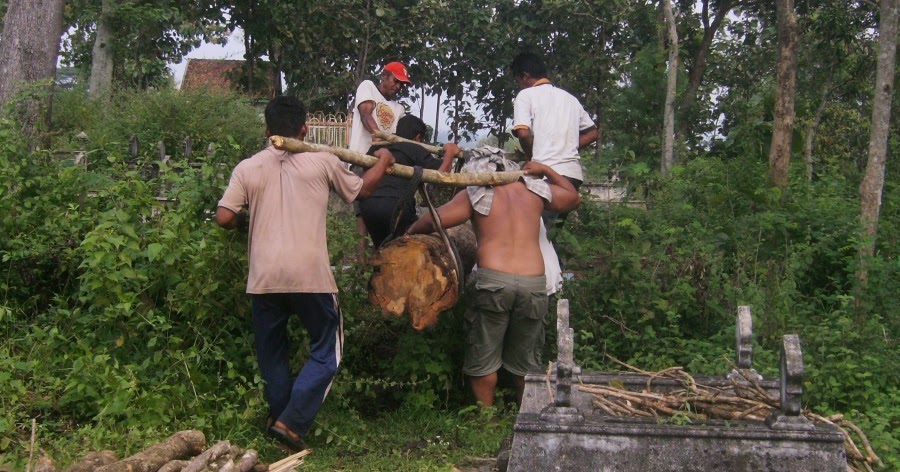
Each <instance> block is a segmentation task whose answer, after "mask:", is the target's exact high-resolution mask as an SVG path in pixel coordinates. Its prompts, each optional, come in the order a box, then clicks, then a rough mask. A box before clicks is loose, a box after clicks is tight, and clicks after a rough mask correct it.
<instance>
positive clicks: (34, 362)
mask: <svg viewBox="0 0 900 472" xmlns="http://www.w3.org/2000/svg"><path fill="white" fill-rule="evenodd" d="M201 103H202V106H200V105H199V104H201ZM54 109H55V110H56V111H57V115H56V117H55V122H56V123H57V125H58V129H60V130H61V131H60V132H59V133H58V134H57V135H56V136H55V139H56V143H57V145H58V147H59V148H60V149H69V150H71V149H74V147H75V146H76V145H77V142H76V141H75V140H74V135H76V134H77V133H79V132H81V131H85V132H86V134H87V135H88V136H89V140H88V142H87V144H86V146H87V152H88V155H89V160H88V163H89V164H88V167H87V168H84V167H83V166H74V165H73V164H72V163H71V162H69V161H68V160H67V158H69V157H70V156H71V154H67V155H63V156H60V155H56V154H53V153H50V152H44V151H36V152H32V153H29V152H28V151H27V149H26V147H25V145H24V144H23V143H22V142H20V141H19V138H18V136H17V133H16V132H15V126H14V125H13V123H11V122H9V121H2V122H0V260H2V264H0V268H2V272H0V330H2V333H3V340H4V341H3V343H2V345H0V455H5V456H6V457H7V459H6V460H7V461H8V462H13V463H18V464H20V465H21V464H22V462H21V461H22V460H23V459H22V458H24V457H25V454H24V451H26V450H27V445H28V440H29V434H30V422H31V419H32V418H37V419H38V421H39V423H40V424H41V427H42V431H43V432H44V434H45V435H47V436H48V437H49V438H51V439H49V440H50V441H55V442H58V443H59V444H60V449H59V454H58V458H59V459H62V460H63V461H65V460H72V459H73V458H74V456H75V455H78V454H80V453H81V452H82V451H83V450H87V449H100V448H109V447H117V448H119V450H120V452H129V451H133V450H134V449H136V448H140V447H142V446H143V445H144V444H145V443H146V442H148V441H152V440H154V439H157V438H158V437H159V436H161V435H164V434H165V432H166V431H172V430H174V429H178V428H182V427H192V428H202V429H204V430H205V431H207V435H208V437H212V438H217V437H220V438H226V437H227V438H229V439H232V440H233V441H237V442H241V440H242V439H246V440H247V441H248V442H249V441H252V440H255V439H257V438H258V437H259V432H258V429H257V425H258V423H261V421H262V418H264V416H265V413H264V412H265V406H264V404H263V403H264V402H263V400H262V388H261V381H260V379H259V377H258V374H257V370H256V367H255V359H254V354H253V350H252V334H251V326H250V320H249V303H248V300H247V298H246V296H245V295H244V293H243V289H244V284H245V279H246V272H245V271H246V260H245V257H246V256H245V254H246V235H244V234H241V233H233V232H225V231H222V230H220V229H218V228H217V227H215V225H214V224H213V223H212V222H211V221H210V217H211V214H212V210H213V209H214V207H215V203H216V201H217V199H218V198H219V197H220V196H221V192H222V190H223V189H224V186H225V184H226V182H227V178H228V173H229V172H230V169H231V167H233V165H234V164H235V163H236V162H238V161H239V160H240V159H241V158H243V157H244V156H246V155H249V154H251V153H253V152H255V150H256V148H257V147H258V145H259V143H260V142H261V136H262V125H261V124H260V122H259V118H258V112H257V111H256V110H255V109H253V108H250V107H247V106H245V105H243V104H241V103H240V102H238V101H236V100H233V99H226V98H218V97H199V96H190V95H180V94H176V93H171V92H158V93H146V94H125V95H121V96H119V97H116V98H114V99H113V100H112V101H111V102H109V103H94V102H91V101H90V100H87V98H86V97H84V96H82V95H79V94H78V93H77V92H72V93H71V94H68V95H64V96H63V98H62V100H60V101H58V102H57V104H56V105H55V107H54ZM133 133H134V134H138V136H139V140H140V142H141V143H155V142H156V141H158V140H164V141H165V142H166V145H167V147H170V148H171V149H177V147H178V146H179V145H180V143H181V140H182V139H183V138H184V135H185V134H190V135H191V137H192V139H193V140H194V143H195V149H202V150H204V152H199V153H196V154H195V158H194V159H192V160H194V161H195V162H196V163H197V164H198V165H195V166H191V165H188V163H187V162H185V161H184V159H183V158H181V157H180V156H179V155H178V154H177V153H174V154H173V162H172V164H171V165H170V166H169V167H164V168H163V169H162V172H161V173H160V174H159V176H155V167H154V161H155V150H151V149H149V148H148V149H146V150H145V151H143V156H144V158H142V159H139V162H129V159H128V158H127V157H126V156H127V154H128V153H127V149H128V138H129V136H130V135H131V134H133ZM208 143H215V144H217V146H216V152H214V153H213V154H212V155H209V156H208V155H207V154H206V152H205V149H206V145H207V144H208ZM144 145H145V144H142V146H144ZM765 175H766V169H765V166H764V164H762V163H757V162H752V161H748V160H741V159H728V160H723V159H718V158H715V157H709V156H706V157H700V158H697V159H694V160H692V161H690V162H689V163H688V164H687V165H686V166H684V167H682V168H679V169H677V171H676V173H675V175H674V176H673V177H672V178H670V179H667V180H664V181H652V179H649V178H648V177H649V176H648V174H647V173H646V172H639V169H638V171H636V173H635V175H634V178H635V179H638V178H648V180H646V181H645V182H642V188H644V189H650V190H652V193H650V194H649V196H650V203H649V208H648V209H640V208H629V207H625V206H598V205H594V204H589V203H585V204H584V205H583V206H582V207H581V208H580V209H579V210H578V211H577V213H576V214H574V215H573V216H572V217H571V218H570V219H569V223H568V231H565V230H564V231H561V232H560V233H558V234H557V242H558V244H559V246H560V252H561V253H562V254H563V256H564V260H565V266H566V268H567V269H571V270H572V271H574V272H575V273H576V277H575V279H574V281H573V282H571V283H569V284H568V285H567V286H566V287H565V289H564V295H563V296H566V297H568V298H570V299H571V302H572V322H573V325H574V326H573V327H574V328H575V330H576V359H577V361H578V362H579V363H580V364H581V365H582V366H583V367H585V368H588V369H610V368H615V366H614V365H613V364H612V363H611V362H610V361H609V360H608V358H607V357H606V355H607V354H609V355H611V356H614V357H617V358H619V359H622V360H625V361H628V362H630V363H632V364H634V365H638V366H640V367H642V368H645V369H661V368H665V367H671V366H673V365H681V366H685V368H686V369H687V370H688V371H690V372H692V373H708V374H722V373H724V372H727V370H728V369H729V367H728V365H727V363H726V362H725V360H724V358H723V356H726V357H728V358H733V357H734V353H733V349H734V346H733V343H734V341H733V336H734V335H733V328H734V317H735V314H736V310H737V306H738V305H750V306H751V307H752V309H753V313H754V317H755V325H756V334H757V351H756V353H755V356H754V358H755V360H754V363H755V367H756V368H757V369H759V370H760V371H762V372H763V373H764V374H765V375H767V376H773V375H775V374H776V373H777V365H778V364H777V361H778V352H779V345H780V344H779V343H780V339H781V336H782V335H783V334H786V333H799V334H800V335H801V341H802V343H803V347H804V354H805V361H806V367H807V377H806V392H805V398H806V400H807V402H808V405H809V406H810V407H811V408H813V409H814V410H816V411H819V412H822V413H826V414H830V413H836V412H841V413H845V414H848V415H850V417H851V419H852V420H853V421H855V422H857V423H858V424H860V425H862V426H864V427H865V429H866V431H867V432H868V433H869V434H870V436H871V438H872V439H873V440H874V443H875V446H876V448H877V452H878V453H879V454H880V455H881V456H882V458H883V459H885V460H886V461H888V462H889V464H890V465H891V466H894V467H900V458H898V452H897V451H898V449H900V444H898V440H897V439H896V438H895V437H894V436H892V435H893V431H894V430H896V428H897V427H898V421H900V407H898V402H897V400H898V382H897V380H898V376H897V374H896V369H895V366H896V365H897V364H898V362H900V354H898V349H897V345H896V334H897V332H898V327H900V326H898V317H897V316H896V314H895V312H894V310H896V307H897V306H900V303H898V296H897V293H900V254H898V253H897V252H896V248H897V247H898V245H897V244H896V241H897V238H898V236H897V235H898V233H900V231H898V229H900V212H898V205H897V204H896V203H895V202H897V201H900V200H898V196H900V195H898V194H897V193H898V188H897V186H896V185H892V184H891V183H890V182H889V184H888V186H887V188H886V192H885V205H884V208H883V212H882V220H881V225H880V230H879V248H878V249H879V250H878V255H877V257H876V258H875V260H873V261H871V275H870V280H869V285H868V287H867V291H866V296H865V297H864V298H857V297H855V296H854V294H855V293H857V292H856V290H857V287H856V286H855V283H856V282H855V280H856V279H855V277H854V270H855V269H856V264H857V261H856V245H857V242H856V240H855V235H856V224H857V218H858V216H857V215H858V203H857V201H856V197H855V194H854V192H853V191H852V190H848V189H847V184H846V183H842V182H835V181H834V180H827V181H826V180H824V179H823V180H821V181H819V182H816V183H815V184H811V185H810V184H806V183H803V182H801V181H800V180H799V179H798V180H797V181H795V182H794V184H793V186H792V188H791V190H790V193H789V195H787V198H786V199H785V200H784V201H782V199H781V196H780V195H776V194H774V193H773V192H772V191H771V190H769V189H768V188H767V186H766V183H765ZM154 176H155V177H154ZM161 190H163V191H164V193H165V194H166V195H167V196H168V197H170V198H171V199H173V201H172V202H169V203H162V202H160V201H158V200H157V198H156V197H157V195H158V194H159V192H160V191H161ZM328 225H329V226H328V231H329V251H330V254H331V256H332V261H333V262H334V263H335V266H336V267H337V268H338V269H339V270H337V279H338V286H339V287H341V291H342V292H341V298H340V300H341V304H342V309H343V311H344V314H345V317H346V322H345V325H346V336H347V339H348V343H347V347H346V352H345V362H344V364H343V368H342V370H341V372H340V374H339V377H338V379H337V382H336V384H335V387H334V401H333V402H332V403H330V405H339V408H341V409H345V410H348V411H350V412H351V415H352V416H354V417H355V416H357V415H359V416H365V415H377V414H379V413H381V412H384V411H390V410H395V409H401V410H404V411H406V410H410V409H413V410H416V409H420V410H429V409H434V408H444V409H447V408H449V409H457V408H460V407H462V406H464V405H468V404H469V403H470V401H469V400H468V397H467V395H468V392H467V388H466V386H465V383H464V381H463V378H462V376H461V375H460V373H459V365H460V363H461V361H460V358H461V354H462V351H461V347H462V346H461V345H462V343H461V342H460V339H459V335H458V333H459V324H460V318H461V310H462V308H463V307H464V306H465V302H464V301H463V302H462V303H460V304H458V305H457V307H456V308H454V310H451V311H450V312H447V313H444V314H443V315H442V317H441V322H440V324H439V325H438V326H437V327H436V328H434V329H432V330H430V331H427V332H424V333H419V332H415V331H414V330H412V328H411V327H410V326H409V323H408V321H407V320H404V319H398V320H393V319H384V318H382V317H381V315H380V314H379V313H378V310H377V309H375V308H373V307H372V306H371V305H370V304H369V303H368V301H367V299H366V283H367V280H368V271H367V269H366V268H365V267H360V266H357V265H355V264H354V263H353V262H351V260H352V257H351V256H352V253H353V246H354V244H355V235H354V232H353V231H354V229H353V218H352V215H351V214H350V213H349V212H348V210H347V208H346V206H344V205H342V204H336V205H334V206H333V207H332V210H331V212H330V217H329V222H328ZM345 266H347V268H346V269H345ZM292 328H294V331H295V333H296V336H295V337H296V338H301V337H302V334H300V332H301V331H302V330H299V329H296V328H297V327H292ZM551 332H552V330H551ZM551 341H552V339H551ZM548 347H550V350H551V351H552V342H551V343H550V344H548ZM304 356H305V354H304V353H303V352H298V353H297V356H296V361H297V362H298V363H299V362H300V361H301V360H302V359H303V358H304ZM432 411H433V410H432ZM462 411H467V410H466V409H465V408H463V410H462ZM329 421H330V420H329V417H328V416H327V415H325V416H323V417H320V420H319V422H318V424H317V427H316V428H315V431H316V432H317V433H318V434H323V435H326V436H328V438H329V440H330V439H331V438H332V437H333V434H335V433H334V429H333V428H331V427H329ZM466 434H468V433H466ZM358 439H359V440H360V441H362V438H358ZM73 444H78V445H80V447H77V448H71V445H73ZM44 445H45V447H46V443H44Z"/></svg>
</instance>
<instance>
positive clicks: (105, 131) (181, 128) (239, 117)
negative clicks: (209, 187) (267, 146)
mask: <svg viewBox="0 0 900 472" xmlns="http://www.w3.org/2000/svg"><path fill="white" fill-rule="evenodd" d="M55 103H56V106H54V113H55V114H54V118H53V121H54V126H55V128H56V133H57V134H58V135H59V137H58V141H59V145H60V147H63V148H69V149H73V150H74V149H78V147H79V146H80V145H81V143H80V142H79V141H78V140H77V139H76V138H75V136H76V135H78V134H79V133H81V132H84V133H85V134H86V135H87V136H88V142H87V143H86V146H87V148H88V150H89V151H93V152H97V153H99V154H100V156H98V157H100V158H99V159H98V158H92V157H91V156H90V155H89V156H88V159H89V162H96V163H99V164H100V165H105V164H103V163H104V162H105V161H107V160H110V162H120V163H121V162H124V161H125V160H127V159H128V145H129V139H130V138H131V136H132V135H134V136H136V137H137V140H138V144H139V154H140V157H139V159H141V160H142V161H155V160H159V152H158V151H157V147H156V145H157V143H158V142H159V141H162V142H163V143H164V144H165V146H166V153H167V154H169V155H171V156H173V159H175V160H183V159H182V156H183V149H184V140H185V137H186V136H190V138H191V142H192V149H193V157H192V160H194V161H203V160H204V159H206V156H207V150H208V148H209V145H211V144H212V145H213V146H214V147H218V148H219V149H222V148H228V149H222V151H221V152H224V153H231V152H232V150H233V149H237V148H239V149H242V150H243V152H242V153H241V154H240V155H239V156H241V157H243V156H249V155H250V154H253V153H255V152H256V151H257V150H258V149H259V148H260V147H261V146H262V143H263V136H264V135H263V130H264V129H265V126H264V123H263V119H262V116H261V112H260V111H259V110H257V109H255V108H253V107H251V106H248V105H246V104H244V103H242V102H241V101H240V100H239V99H238V98H237V97H235V96H228V95H223V94H216V93H208V92H204V91H192V92H178V91H175V90H159V91H151V92H136V91H123V92H119V93H117V94H115V95H113V96H112V97H111V98H110V99H109V100H92V99H90V98H89V97H88V96H87V94H86V93H85V92H84V91H83V90H78V89H76V90H72V91H65V92H61V93H59V94H57V96H56V101H55ZM236 162H237V161H233V162H228V164H234V163H236Z"/></svg>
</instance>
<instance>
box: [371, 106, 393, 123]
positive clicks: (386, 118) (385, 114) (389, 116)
mask: <svg viewBox="0 0 900 472" xmlns="http://www.w3.org/2000/svg"><path fill="white" fill-rule="evenodd" d="M375 117H376V118H377V119H378V125H379V126H381V129H389V128H390V127H391V124H393V123H394V110H391V107H390V106H388V104H387V103H383V102H382V103H379V104H378V105H376V106H375Z"/></svg>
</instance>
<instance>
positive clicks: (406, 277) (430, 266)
mask: <svg viewBox="0 0 900 472" xmlns="http://www.w3.org/2000/svg"><path fill="white" fill-rule="evenodd" d="M447 235H448V237H449V238H450V240H451V241H452V242H453V244H454V245H455V246H456V249H457V251H458V252H459V256H460V259H461V262H462V268H461V270H462V274H464V275H465V274H468V273H469V271H471V270H472V266H473V265H474V264H475V252H476V250H477V245H476V243H475V233H474V232H473V231H472V228H471V225H469V224H465V225H460V226H457V227H455V228H451V229H449V230H447ZM453 259H454V257H453V255H452V254H450V253H448V251H447V248H446V247H445V246H444V243H443V242H442V241H441V238H440V237H439V236H438V235H437V234H416V235H411V236H410V235H407V236H403V237H401V238H398V239H395V240H393V241H391V242H389V243H388V244H386V245H385V246H384V247H382V248H381V249H379V250H378V253H377V254H375V256H374V257H373V258H372V260H371V261H370V262H371V263H372V266H373V273H372V278H371V279H370V280H369V301H371V302H372V303H373V304H375V305H377V306H379V307H381V308H382V312H383V314H384V315H385V316H402V315H403V314H404V313H409V316H410V322H411V323H412V326H413V328H415V329H417V330H420V331H421V330H423V329H425V328H428V327H430V326H434V325H435V324H436V323H437V321H438V315H440V314H441V313H442V312H443V311H445V310H447V309H449V308H452V307H453V306H454V305H455V304H456V302H457V300H458V299H459V294H460V292H461V287H460V286H459V284H460V282H462V281H461V280H460V279H461V277H457V276H456V274H455V273H454V272H455V263H454V260H453Z"/></svg>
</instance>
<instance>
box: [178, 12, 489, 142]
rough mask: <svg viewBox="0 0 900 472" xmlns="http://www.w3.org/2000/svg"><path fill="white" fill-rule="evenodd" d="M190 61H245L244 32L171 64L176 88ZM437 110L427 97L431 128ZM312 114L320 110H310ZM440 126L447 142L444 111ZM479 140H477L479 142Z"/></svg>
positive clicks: (415, 109)
mask: <svg viewBox="0 0 900 472" xmlns="http://www.w3.org/2000/svg"><path fill="white" fill-rule="evenodd" d="M188 59H234V60H243V59H244V38H243V32H241V30H240V29H237V30H235V31H234V32H233V33H231V35H229V36H228V43H227V44H225V45H218V44H212V43H206V42H204V43H203V44H201V45H200V46H199V47H197V48H195V49H194V50H192V51H191V52H189V53H188V54H187V55H186V56H185V58H184V60H182V61H181V62H179V63H178V64H169V70H170V71H171V72H172V77H173V78H174V79H175V86H176V87H178V88H180V87H181V82H182V80H183V78H184V71H185V69H186V68H187V62H188ZM263 59H268V58H267V57H266V56H263ZM411 79H412V80H413V81H414V82H415V77H411ZM404 101H406V102H407V103H409V105H410V108H409V110H410V112H411V113H413V114H418V113H419V108H420V103H419V100H417V98H416V97H407V98H405V99H404ZM436 109H437V98H436V97H433V96H426V97H425V107H424V109H423V113H422V115H423V116H421V117H420V118H422V121H424V122H425V123H427V124H428V125H429V126H432V127H433V126H434V116H435V111H436ZM310 111H312V112H315V111H318V110H310ZM440 120H441V122H440V126H439V127H438V141H440V142H445V141H446V140H447V135H448V133H449V129H450V127H449V125H448V124H447V114H446V113H445V112H444V110H441V118H440ZM477 139H478V138H476V140H477ZM460 144H468V145H471V144H474V141H462V142H461V143H460Z"/></svg>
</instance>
